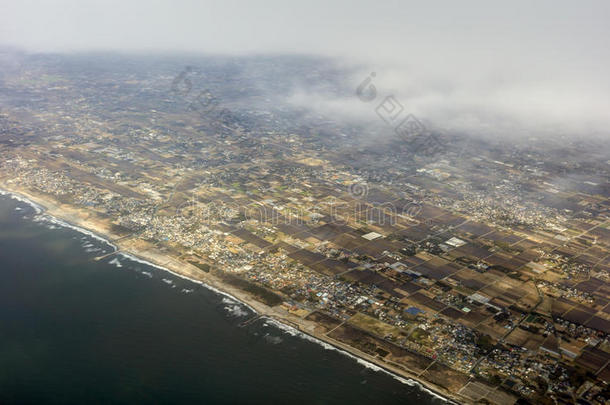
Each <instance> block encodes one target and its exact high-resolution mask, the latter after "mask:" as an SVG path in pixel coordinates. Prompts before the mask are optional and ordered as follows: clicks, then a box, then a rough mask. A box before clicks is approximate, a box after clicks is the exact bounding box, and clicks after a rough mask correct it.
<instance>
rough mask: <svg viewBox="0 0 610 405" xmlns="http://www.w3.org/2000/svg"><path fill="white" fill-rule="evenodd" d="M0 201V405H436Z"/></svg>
mask: <svg viewBox="0 0 610 405" xmlns="http://www.w3.org/2000/svg"><path fill="white" fill-rule="evenodd" d="M112 250H113V247H112V246H111V245H109V244H107V243H106V242H104V241H103V240H99V239H97V238H96V237H95V236H94V235H87V234H83V233H81V232H79V231H77V230H75V229H71V228H68V227H66V226H62V225H61V224H58V223H55V222H54V221H53V220H52V219H50V218H49V217H46V216H45V215H43V214H40V213H37V211H36V210H35V209H34V208H32V207H31V206H29V205H27V204H25V203H23V202H20V201H16V200H14V199H11V198H10V197H9V196H8V195H0V404H13V403H14V404H27V403H32V404H34V403H36V404H39V403H43V404H53V403H61V404H87V403H122V404H127V403H129V404H132V403H158V404H165V403H202V404H417V405H427V404H434V403H442V401H441V400H438V399H435V398H433V397H432V396H431V395H430V394H429V393H427V392H425V391H423V390H422V389H420V388H419V387H418V386H416V385H409V384H405V383H403V382H400V381H398V380H397V379H396V378H394V377H392V376H391V375H388V374H387V373H385V372H383V371H379V370H375V369H372V368H370V367H367V366H366V365H365V364H362V363H360V362H357V361H356V360H355V359H354V358H351V357H349V356H347V355H345V354H343V353H341V352H339V351H336V350H331V349H329V348H328V347H326V348H325V347H323V346H321V345H319V344H317V343H315V342H314V341H311V339H309V340H308V339H306V338H303V337H302V336H299V335H298V334H296V333H295V332H294V331H293V330H289V329H282V328H280V327H278V326H276V325H274V324H272V323H271V322H270V321H268V320H265V319H260V320H258V321H256V322H253V323H252V324H250V325H249V326H247V327H240V326H239V325H240V323H241V322H243V321H244V320H246V319H248V318H249V317H252V316H253V313H252V312H251V311H250V310H249V309H248V308H247V307H246V306H244V305H243V304H241V303H239V302H238V301H236V300H234V299H232V298H230V297H227V296H224V295H222V294H220V293H218V292H214V291H211V290H209V289H207V288H206V287H204V286H202V285H199V284H195V283H192V282H190V281H188V280H183V279H181V278H178V277H176V276H173V275H171V274H170V273H167V272H165V271H163V270H160V269H157V268H155V267H152V266H150V265H147V264H146V263H141V262H138V261H135V260H133V259H130V258H128V257H124V256H120V255H116V256H112V257H109V258H107V259H104V260H101V261H95V260H93V258H95V257H97V256H100V255H102V254H104V253H106V252H111V251H112Z"/></svg>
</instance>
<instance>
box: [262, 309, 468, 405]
mask: <svg viewBox="0 0 610 405" xmlns="http://www.w3.org/2000/svg"><path fill="white" fill-rule="evenodd" d="M261 318H264V319H265V321H266V322H268V323H270V324H272V325H273V326H275V327H276V328H278V329H281V330H283V331H284V332H286V333H288V334H289V335H291V336H296V337H299V338H301V339H304V340H307V341H309V342H313V343H316V344H318V345H320V346H322V347H323V348H325V349H326V350H333V351H336V352H339V353H341V354H343V355H344V356H347V357H349V358H351V359H352V360H356V362H357V363H358V364H360V365H362V366H364V367H365V368H368V369H371V370H374V371H378V372H382V373H384V374H387V375H389V376H390V377H392V378H394V379H395V380H397V381H399V382H401V383H403V384H406V385H408V386H410V387H418V388H419V389H420V390H422V391H424V392H426V393H427V394H429V395H431V396H432V397H434V398H436V399H439V400H441V401H443V402H446V403H449V404H455V402H453V401H452V400H450V399H449V398H445V397H443V396H442V395H440V394H438V393H436V392H434V391H432V390H430V389H429V388H427V387H426V386H424V385H423V384H422V383H420V382H419V381H416V380H414V379H412V378H405V377H402V376H399V375H398V374H395V373H393V372H391V371H388V370H386V369H385V368H383V367H381V366H378V365H377V364H374V363H371V362H370V361H368V360H365V359H363V358H360V357H358V356H356V355H355V354H352V353H350V352H348V351H346V350H344V349H341V348H339V347H336V346H333V345H332V344H330V343H328V342H325V341H323V340H320V339H318V338H316V337H315V336H312V335H309V334H307V333H305V332H302V331H300V330H298V329H296V328H295V327H293V326H290V325H287V324H285V323H282V322H281V321H278V320H277V319H275V318H272V317H269V316H266V315H262V316H261ZM456 405H457V404H456Z"/></svg>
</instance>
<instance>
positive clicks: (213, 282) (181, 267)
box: [0, 181, 468, 404]
mask: <svg viewBox="0 0 610 405" xmlns="http://www.w3.org/2000/svg"><path fill="white" fill-rule="evenodd" d="M0 195H9V196H11V198H14V199H16V200H18V201H20V202H23V203H25V204H28V205H30V206H31V207H32V208H33V209H34V210H35V212H36V214H37V215H45V216H48V217H49V218H50V219H51V222H54V223H55V224H56V225H59V226H62V227H67V228H70V229H73V230H75V231H77V232H79V233H82V234H86V235H88V236H91V237H93V238H95V239H97V240H99V241H102V242H104V243H106V244H108V245H109V246H111V247H112V248H113V249H115V252H116V255H122V256H123V257H125V258H128V259H130V260H132V261H135V262H139V263H142V264H146V265H148V266H151V267H154V268H156V269H158V270H161V271H165V272H168V273H170V274H172V275H174V276H176V277H179V278H182V279H185V280H188V281H190V282H193V283H195V284H199V285H201V286H203V287H204V288H206V289H208V290H210V291H213V292H215V293H217V294H219V295H223V296H225V297H227V298H230V299H232V300H235V301H237V302H239V303H240V304H241V305H244V306H245V307H246V308H248V309H249V310H250V311H252V312H254V313H255V314H257V315H258V316H260V317H261V318H264V319H267V320H269V321H270V322H271V323H272V324H274V326H276V327H277V328H278V329H281V330H282V331H284V332H285V333H288V334H290V335H292V336H298V337H300V338H301V339H305V340H308V341H310V342H312V343H316V344H318V345H320V346H322V347H323V348H324V349H326V350H335V351H337V352H339V353H341V354H342V355H344V356H347V357H350V358H351V359H353V360H355V361H356V362H357V363H359V364H360V365H362V366H364V367H366V368H369V369H372V370H374V371H377V372H382V373H385V374H387V375H389V376H390V377H392V378H394V379H395V380H397V381H399V382H400V383H402V384H406V385H409V386H417V387H418V388H419V389H420V390H422V391H423V392H426V393H427V394H429V395H430V396H432V397H433V398H435V399H439V400H442V401H444V402H446V403H455V404H465V403H468V402H467V401H468V400H467V399H466V398H463V397H461V396H459V397H458V395H457V394H455V393H452V392H450V391H448V390H446V389H445V388H443V387H441V386H438V385H436V384H434V383H431V382H429V381H427V380H424V379H421V378H419V377H418V376H416V375H413V374H411V373H410V372H408V371H405V370H403V369H400V368H397V367H394V366H392V365H390V364H387V363H385V362H383V361H382V360H379V359H377V358H375V357H373V356H371V355H369V354H367V353H364V352H361V351H360V350H358V349H357V348H354V347H352V346H349V345H347V344H345V343H342V342H339V341H336V340H335V339H333V338H331V337H329V336H326V335H325V334H321V333H317V332H315V331H314V327H315V323H314V322H313V321H308V320H305V319H303V318H300V317H297V316H295V315H293V314H290V313H289V312H287V311H285V310H283V309H282V308H277V307H269V306H268V305H266V304H264V303H262V302H260V301H258V300H257V299H256V298H254V297H252V296H251V295H250V294H249V293H247V292H245V291H243V290H240V289H239V288H237V287H234V286H231V285H228V284H226V283H224V282H222V280H220V279H219V278H218V277H216V276H214V275H212V274H209V273H202V272H201V271H200V270H199V269H196V268H195V267H194V266H192V265H190V264H189V263H186V262H181V261H179V260H178V259H177V258H174V257H171V256H169V255H166V254H164V253H156V254H153V253H151V252H148V250H140V249H138V248H134V247H133V246H129V245H127V244H125V243H121V242H122V240H117V241H113V239H114V240H116V239H121V237H120V236H119V235H113V234H112V233H110V234H109V233H108V232H107V230H104V229H102V228H101V227H100V226H99V225H96V224H95V223H94V222H92V221H90V220H88V219H87V218H83V217H81V216H80V215H79V213H80V214H82V213H83V212H84V211H86V210H84V209H79V208H75V207H72V206H69V205H66V204H60V203H57V202H55V201H52V200H49V199H45V198H44V197H43V196H39V195H32V194H31V193H30V192H29V191H25V190H22V189H21V188H19V187H15V186H14V185H13V184H11V185H8V184H6V182H5V181H0ZM66 206H68V207H69V208H70V211H73V212H68V210H67V209H66ZM127 239H129V238H127ZM159 258H163V259H165V260H166V262H165V263H160V262H159Z"/></svg>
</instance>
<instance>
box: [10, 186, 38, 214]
mask: <svg viewBox="0 0 610 405" xmlns="http://www.w3.org/2000/svg"><path fill="white" fill-rule="evenodd" d="M0 195H6V196H9V197H10V198H12V199H13V200H17V201H20V202H22V203H25V204H27V205H29V206H30V207H32V208H34V211H35V212H36V214H41V213H43V212H44V210H45V209H44V207H42V206H41V205H38V204H36V203H35V202H34V201H31V200H29V199H28V198H27V197H25V196H23V195H21V194H19V193H15V192H13V191H8V190H4V189H0Z"/></svg>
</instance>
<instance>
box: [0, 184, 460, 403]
mask: <svg viewBox="0 0 610 405" xmlns="http://www.w3.org/2000/svg"><path fill="white" fill-rule="evenodd" d="M0 195H8V196H10V197H11V198H13V199H15V200H18V201H20V202H23V203H25V204H27V205H29V206H31V207H32V208H33V209H34V210H35V211H36V214H37V215H36V216H35V217H34V218H33V220H34V221H36V222H40V221H47V222H49V223H51V224H55V225H58V226H60V227H63V228H69V229H72V230H74V231H76V232H79V233H81V234H84V235H87V236H90V237H92V238H94V239H96V240H98V241H101V242H104V243H106V244H108V245H109V246H111V247H112V248H113V249H114V250H115V251H116V250H118V249H117V247H116V246H115V245H114V244H112V243H111V242H110V241H109V240H107V239H106V238H104V237H102V236H100V235H98V234H96V233H94V232H91V231H89V230H87V229H84V228H81V227H79V226H76V225H72V224H70V223H68V222H66V221H63V220H61V219H58V218H55V217H53V216H51V215H48V214H44V208H43V207H42V206H40V205H38V204H36V203H34V202H32V201H30V200H29V199H27V198H26V197H24V196H21V195H17V194H15V193H13V192H10V191H6V190H2V189H0ZM118 254H119V255H121V256H122V257H124V258H126V259H129V260H132V261H134V262H136V263H140V264H144V265H146V266H150V267H153V268H155V269H158V270H161V271H165V272H168V273H170V274H172V275H174V276H176V277H179V278H181V279H184V280H188V281H190V282H193V283H196V284H199V285H201V286H203V287H205V288H206V289H208V290H210V291H212V292H215V293H216V294H218V295H221V296H224V297H226V298H228V299H230V300H232V301H235V302H236V303H238V304H239V305H243V306H244V307H246V308H248V309H249V310H250V311H252V312H253V313H255V314H259V313H258V312H257V311H256V310H255V309H254V308H253V307H252V306H250V305H248V304H247V303H245V302H243V301H241V300H240V299H238V298H237V297H235V296H233V295H231V294H229V293H226V292H224V291H222V290H219V289H217V288H215V287H213V286H211V285H209V284H206V283H204V282H202V281H200V280H196V279H193V278H190V277H187V276H185V275H182V274H179V273H176V272H173V271H171V270H170V269H168V268H165V267H163V266H159V265H157V264H154V263H152V262H149V261H148V260H145V259H141V258H139V257H137V256H135V255H133V254H130V253H125V252H119V253H118ZM142 273H143V274H145V275H147V276H148V275H150V276H152V274H150V273H149V272H142ZM225 304H227V303H226V302H225ZM262 318H263V319H264V320H265V322H266V323H267V324H269V325H272V326H274V327H276V328H278V329H280V330H282V331H283V332H284V333H286V334H289V335H291V336H295V337H298V338H301V339H304V340H307V341H309V342H312V343H315V344H317V345H320V346H322V347H323V348H324V349H326V350H333V351H337V352H339V353H341V354H343V355H344V356H347V357H349V358H351V359H353V360H355V361H356V362H357V363H358V364H360V365H362V366H364V367H365V368H368V369H370V370H374V371H376V372H382V373H385V374H387V375H389V376H391V377H392V378H394V379H395V380H397V381H399V382H401V383H403V384H406V385H409V386H416V387H418V388H419V389H420V390H422V391H423V392H426V393H427V394H429V395H430V396H432V397H434V398H436V399H438V400H440V401H443V402H445V403H449V404H455V402H453V401H451V400H449V399H448V398H445V397H443V396H441V395H439V394H437V393H436V392H434V391H432V390H430V389H428V388H426V387H425V386H424V385H422V384H421V383H419V382H418V381H415V380H412V379H407V378H403V377H401V376H399V375H397V374H394V373H392V372H390V371H388V370H386V369H384V368H382V367H380V366H377V365H376V364H373V363H371V362H369V361H366V360H364V359H361V358H359V357H358V356H356V355H353V354H351V353H349V352H348V351H345V350H343V349H340V348H338V347H335V346H333V345H331V344H329V343H326V342H324V341H322V340H320V339H317V338H315V337H313V336H311V335H308V334H306V333H304V332H301V331H299V330H298V329H296V328H294V327H292V326H289V325H286V324H284V323H281V322H280V321H278V320H276V319H274V318H271V317H268V316H262ZM456 405H457V404H456Z"/></svg>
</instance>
